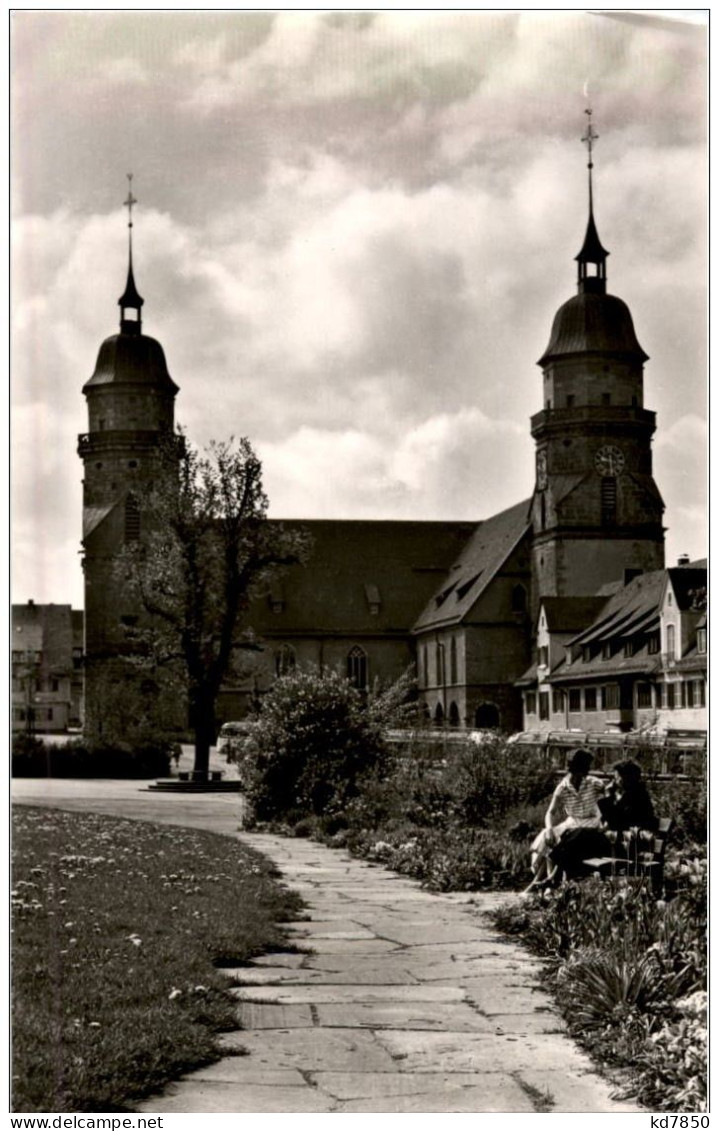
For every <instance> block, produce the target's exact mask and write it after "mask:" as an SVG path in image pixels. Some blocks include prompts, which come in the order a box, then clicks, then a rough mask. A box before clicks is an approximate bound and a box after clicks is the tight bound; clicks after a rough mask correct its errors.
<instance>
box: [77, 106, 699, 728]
mask: <svg viewBox="0 0 719 1131" xmlns="http://www.w3.org/2000/svg"><path fill="white" fill-rule="evenodd" d="M588 115H589V126H588V130H587V134H586V137H585V138H584V139H583V140H584V141H585V142H586V144H587V148H588V154H589V161H588V179H589V208H588V223H587V229H586V234H585V237H584V242H583V244H582V247H581V250H580V251H579V254H578V255H577V256H576V262H577V265H578V278H577V293H576V294H575V295H574V296H573V297H571V298H570V299H569V300H568V301H567V302H565V303H564V304H563V306H561V307H560V309H559V311H558V312H557V314H556V315H555V318H554V322H553V324H552V327H551V332H550V334H549V341H548V344H547V347H546V349H545V350H544V353H543V354H542V356H541V358H540V359H539V362H538V364H539V366H540V368H541V372H542V376H541V381H540V382H538V396H537V401H538V404H539V406H540V407H539V411H537V412H536V413H535V414H534V415H533V416H532V418H531V435H532V438H533V439H534V443H535V448H536V479H535V483H534V490H533V493H532V496H531V498H527V499H526V500H524V501H522V502H519V503H517V504H516V505H515V506H513V507H510V508H509V509H508V510H506V511H503V512H502V513H500V514H497V515H493V516H487V517H484V518H482V519H481V521H479V520H478V521H477V522H475V523H469V522H414V521H413V522H404V521H350V520H341V519H338V520H312V519H308V520H306V521H302V522H299V521H297V522H295V521H294V520H292V522H286V523H285V524H284V525H285V526H293V525H299V526H302V527H304V528H305V529H307V530H308V531H309V533H310V535H311V538H312V541H313V546H312V551H311V555H310V558H309V560H308V561H307V562H306V564H304V565H302V566H293V567H291V568H289V569H288V570H286V572H285V574H284V575H283V576H282V578H281V579H280V580H278V582H277V583H276V584H275V586H274V587H272V588H271V589H270V591H268V592H267V593H266V594H265V595H264V596H263V597H262V598H261V599H258V600H256V601H255V603H254V605H253V606H252V608H251V610H250V614H249V617H248V623H249V624H250V625H251V627H252V628H253V629H254V631H255V633H256V634H257V636H258V638H259V639H260V641H261V642H262V645H263V651H262V652H261V653H260V654H259V656H258V660H257V665H256V670H255V672H254V674H253V675H252V676H251V678H250V679H249V680H248V681H247V682H246V683H245V684H243V685H242V686H241V687H234V688H233V687H228V688H227V689H226V691H225V692H224V693H223V695H222V697H221V701H220V703H219V704H218V714H219V717H220V720H223V719H225V720H226V719H231V718H238V717H241V716H242V715H243V714H245V713H246V712H247V710H248V709H249V707H250V705H251V703H252V702H253V701H256V700H257V697H258V696H261V695H262V692H263V691H265V690H266V689H267V688H268V687H269V686H270V684H271V682H272V680H273V679H275V678H276V677H277V676H278V675H281V674H282V673H283V672H286V671H287V670H289V669H291V668H292V667H294V666H295V665H309V664H311V665H316V666H317V667H318V668H320V669H321V668H323V667H325V668H326V667H330V668H333V669H336V670H339V671H341V672H343V673H344V674H346V675H347V677H348V678H349V679H350V680H351V681H352V682H353V683H354V684H355V685H356V686H357V687H359V688H361V689H368V688H370V687H372V686H373V685H375V684H376V683H380V684H382V683H386V682H387V681H390V680H392V679H395V678H397V677H398V676H399V675H400V674H401V673H402V672H403V671H404V670H405V669H406V668H407V666H408V665H410V664H414V665H415V666H416V672H417V681H418V691H419V696H420V699H421V702H422V703H423V707H424V711H425V714H426V716H427V718H428V719H431V720H432V721H433V722H435V723H437V724H443V725H454V726H467V727H497V728H500V729H502V730H505V731H512V730H518V729H522V726H523V725H524V724H525V723H526V721H527V717H526V711H527V709H528V706H531V705H532V702H534V704H535V709H536V703H537V702H538V700H537V698H536V694H537V689H538V683H537V680H538V678H539V677H540V675H542V676H543V675H544V674H545V673H544V672H542V673H540V672H539V669H538V666H537V651H536V648H537V641H536V633H537V626H538V618H540V617H543V618H544V621H542V623H543V624H545V627H546V625H548V624H549V623H550V622H551V624H552V626H553V628H552V631H553V633H554V638H553V639H554V641H555V645H554V646H555V648H558V647H559V644H558V642H566V641H569V640H572V639H575V638H577V637H578V636H579V634H580V633H581V632H582V631H583V630H584V629H587V628H589V626H590V625H591V624H592V622H593V620H594V618H595V616H596V615H597V613H598V610H600V609H601V608H602V606H603V605H604V604H605V602H606V600H607V599H608V597H609V596H610V595H611V593H616V591H617V590H618V589H621V588H622V587H624V586H625V585H627V584H631V583H632V581H633V579H636V578H638V577H641V576H643V575H651V576H654V575H656V574H657V571H660V572H661V571H663V570H664V529H663V525H662V515H663V509H664V507H663V503H662V499H661V496H660V494H659V491H658V489H657V486H656V484H655V482H654V479H653V476H652V450H651V444H652V436H653V434H654V431H655V426H656V422H655V414H654V413H653V412H652V411H650V410H649V409H647V408H645V406H644V390H643V371H644V364H645V362H646V361H647V355H646V353H645V352H644V350H643V349H642V347H641V345H640V344H639V341H638V339H637V335H636V332H635V329H634V325H633V322H632V316H631V314H630V311H629V308H628V307H627V305H626V304H625V303H624V302H623V301H622V300H621V299H620V298H617V297H616V296H614V295H611V294H609V293H608V292H607V270H606V265H607V256H608V254H609V253H608V252H607V251H606V250H605V249H604V247H603V246H602V243H601V241H600V239H599V235H598V231H597V226H596V223H595V218H594V208H593V198H592V170H593V163H592V147H593V142H594V141H595V140H596V136H597V135H596V134H595V133H594V130H593V127H592V124H591V111H588ZM127 203H128V204H129V206H130V229H131V228H132V212H131V208H132V204H134V203H135V201H134V198H133V197H132V192H130V196H129V199H128V202H127ZM131 235H132V233H131V230H130V238H131ZM143 302H144V300H143V299H142V298H141V297H140V295H139V293H138V291H137V288H136V286H135V281H134V276H133V266H132V245H131V244H130V261H129V270H128V279H127V285H126V288H125V291H124V293H123V295H122V297H121V298H120V300H119V305H120V312H121V313H120V332H119V334H115V335H113V336H112V337H110V338H108V339H107V340H106V341H105V342H103V344H102V345H101V347H100V351H99V355H98V359H97V364H96V366H95V371H94V373H93V375H92V376H91V377H90V379H89V380H88V381H87V383H86V384H85V386H84V389H83V392H84V394H85V396H86V398H87V404H88V431H87V433H86V434H84V435H83V436H81V437H80V440H79V448H78V451H79V454H80V457H81V458H82V460H83V464H84V504H83V549H84V570H85V617H86V620H85V648H86V665H87V667H86V678H87V696H88V702H89V700H90V698H91V697H92V686H93V680H94V681H95V684H96V686H99V684H98V680H100V679H101V676H102V672H103V670H104V669H105V668H106V666H107V664H108V663H112V661H113V657H114V658H116V657H117V656H119V655H121V654H122V652H123V649H125V648H126V647H127V645H126V638H127V633H126V628H127V627H128V625H131V624H132V623H133V618H135V619H136V618H137V611H136V610H135V609H134V608H131V607H130V606H128V607H125V598H124V595H123V592H122V587H121V586H118V585H117V583H116V581H114V582H113V581H112V578H111V574H112V569H113V563H114V561H115V560H116V558H117V555H118V553H119V551H120V549H121V548H122V546H123V544H124V543H126V542H128V541H132V540H137V539H141V538H142V536H143V532H142V514H141V513H140V505H139V501H138V500H139V495H140V491H139V487H140V486H141V484H142V483H143V481H145V480H146V479H147V478H148V477H150V476H151V475H152V474H153V473H154V472H155V471H156V457H157V453H158V449H159V445H160V442H161V441H162V438H163V437H166V436H167V435H168V434H171V433H172V432H173V429H174V402H175V397H176V395H177V393H178V388H177V385H176V384H175V383H174V381H173V380H172V378H171V377H170V374H169V372H168V368H167V364H166V361H165V355H164V352H163V349H162V347H161V346H160V345H159V343H158V342H156V341H155V340H154V339H153V338H150V337H147V336H146V335H145V334H144V333H143V331H142V321H141V312H142V306H143ZM557 655H559V654H558V653H557ZM542 693H544V692H542ZM532 694H534V696H535V698H534V700H532V699H531V695H532ZM697 694H698V692H697ZM523 696H524V702H523V698H522V697H523ZM559 701H560V700H559V699H558V700H557V702H559ZM523 712H524V714H523Z"/></svg>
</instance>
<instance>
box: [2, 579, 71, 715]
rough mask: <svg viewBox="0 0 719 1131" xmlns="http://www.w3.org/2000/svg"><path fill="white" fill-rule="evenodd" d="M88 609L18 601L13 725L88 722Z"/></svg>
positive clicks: (14, 620) (14, 615)
mask: <svg viewBox="0 0 719 1131" xmlns="http://www.w3.org/2000/svg"><path fill="white" fill-rule="evenodd" d="M82 656H83V614H82V611H81V610H78V609H72V608H70V606H69V605H36V604H35V602H34V601H28V602H27V604H25V605H13V606H12V644H11V662H12V729H13V731H26V732H28V733H30V734H32V733H34V732H35V731H42V732H44V733H52V732H60V733H62V732H65V731H67V730H68V728H71V727H79V726H80V725H81V724H82V698H83V662H82Z"/></svg>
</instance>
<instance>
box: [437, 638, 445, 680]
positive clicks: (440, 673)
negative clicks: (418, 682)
mask: <svg viewBox="0 0 719 1131" xmlns="http://www.w3.org/2000/svg"><path fill="white" fill-rule="evenodd" d="M435 660H436V665H437V669H436V670H437V686H438V687H444V644H439V643H437V644H436V645H435Z"/></svg>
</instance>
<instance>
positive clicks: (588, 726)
mask: <svg viewBox="0 0 719 1131" xmlns="http://www.w3.org/2000/svg"><path fill="white" fill-rule="evenodd" d="M706 580H707V570H706V562H705V561H700V562H691V563H689V562H687V563H682V564H680V565H678V566H676V567H675V568H672V569H666V570H654V571H650V572H648V573H645V574H640V575H638V576H636V577H634V578H632V579H631V580H629V581H628V582H627V584H626V585H616V586H614V587H610V588H613V589H614V592H612V593H607V594H606V595H605V596H603V597H597V598H592V599H590V600H591V603H587V604H586V605H585V606H584V608H582V606H581V604H579V605H578V604H577V600H578V599H574V600H572V599H571V598H570V599H564V600H562V599H557V598H545V599H544V600H542V601H541V603H540V609H539V618H538V625H537V658H536V662H535V663H534V664H533V665H532V666H531V667H530V668H529V669H528V671H527V672H526V673H525V674H524V676H523V678H522V679H521V680H520V681H519V686H520V687H521V688H522V690H523V696H524V726H523V729H524V730H525V731H531V732H537V733H539V734H543V733H544V734H549V733H551V732H559V731H582V732H585V733H595V732H603V733H606V732H610V733H611V732H614V733H627V732H629V731H638V730H639V731H647V732H654V733H656V732H659V733H669V732H676V731H705V730H706V679H707V656H706V648H707V644H706ZM579 600H581V599H579ZM586 613H592V614H593V615H591V616H586V618H585V614H586ZM582 620H584V624H583V625H581V627H580V623H579V622H580V621H582ZM577 628H579V629H580V630H579V631H576V630H577Z"/></svg>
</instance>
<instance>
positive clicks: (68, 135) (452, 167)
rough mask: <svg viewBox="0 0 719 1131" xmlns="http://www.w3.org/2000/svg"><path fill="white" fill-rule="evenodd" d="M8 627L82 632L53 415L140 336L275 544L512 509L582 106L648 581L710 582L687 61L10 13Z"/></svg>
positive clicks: (700, 261) (573, 200)
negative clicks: (686, 568)
mask: <svg viewBox="0 0 719 1131" xmlns="http://www.w3.org/2000/svg"><path fill="white" fill-rule="evenodd" d="M12 29H13V30H12V98H13V100H12V150H13V207H14V213H13V215H14V223H13V250H14V256H13V259H14V274H13V335H12V339H13V341H12V344H13V351H12V362H13V364H12V378H11V388H12V398H13V428H12V457H13V458H12V463H13V503H14V512H13V532H14V551H13V581H14V584H13V599H14V600H15V601H26V600H27V599H28V598H31V597H32V598H34V599H35V600H36V601H42V602H46V601H54V602H57V603H67V602H72V604H73V605H74V606H76V607H82V603H83V596H82V573H81V569H80V555H79V550H80V536H81V508H82V490H81V478H82V465H81V462H80V460H79V458H78V456H77V454H76V443H77V435H78V434H79V433H81V432H82V431H84V429H85V428H86V426H87V423H86V422H87V416H86V406H85V401H84V398H83V396H82V393H81V389H82V385H83V383H84V382H85V381H86V380H87V379H88V377H89V376H90V375H91V373H92V371H93V368H94V364H95V359H96V356H97V351H98V348H99V346H100V343H101V342H102V340H103V339H104V338H105V337H107V336H108V335H110V334H113V333H115V332H116V330H117V328H118V318H119V309H118V306H117V299H118V296H119V295H120V294H121V293H122V290H123V288H124V283H125V275H126V267H127V251H126V248H127V229H126V220H127V215H126V211H125V210H123V208H122V202H123V200H124V199H125V196H126V192H127V182H126V179H125V174H126V173H127V172H133V173H134V176H135V180H134V185H133V188H134V191H135V195H136V197H137V198H138V201H139V204H138V207H137V209H136V211H135V217H134V219H135V229H134V233H135V278H136V281H137V284H138V288H139V290H140V293H141V294H142V295H143V296H144V298H145V307H144V311H143V315H144V323H143V326H144V330H145V332H146V333H148V334H150V335H152V336H153V337H156V338H158V339H159V341H160V342H161V343H162V345H163V346H164V349H165V352H166V356H167V360H168V366H169V370H170V373H171V375H172V377H173V378H174V380H175V381H176V382H177V384H178V385H179V386H180V393H179V395H178V397H177V401H176V414H177V419H178V421H179V422H181V423H182V424H184V425H185V426H186V427H187V429H188V431H189V434H190V436H191V437H192V438H193V439H194V440H195V441H197V442H198V443H199V444H201V445H204V444H206V443H207V442H208V441H209V440H210V439H211V438H217V439H220V438H225V437H227V436H229V435H231V434H234V435H235V436H240V435H246V436H248V437H249V438H250V439H251V440H252V442H253V443H254V445H255V446H256V448H257V449H258V451H259V453H260V455H261V456H262V458H263V462H264V473H265V485H266V488H267V490H268V493H269V496H270V513H271V514H272V515H274V516H277V517H283V516H286V517H290V516H293V517H295V516H300V517H338V518H364V517H375V518H424V519H444V518H447V519H481V518H484V517H488V516H489V515H491V514H493V513H495V512H496V511H498V510H501V509H502V508H504V507H506V506H509V505H511V504H512V503H514V502H517V501H519V500H520V499H522V498H525V497H528V496H529V495H530V494H531V491H532V485H533V475H534V470H533V469H534V445H533V442H532V440H531V437H530V434H529V417H530V415H531V414H532V413H533V412H536V411H538V410H539V409H540V408H541V372H540V370H539V368H538V367H537V366H536V364H535V362H536V360H537V358H539V357H540V356H541V354H542V352H543V350H544V348H545V346H546V344H547V341H548V338H549V331H550V327H551V323H552V318H553V316H554V313H555V311H556V310H557V308H558V307H559V306H560V304H561V303H562V302H564V301H565V300H566V299H568V298H570V297H571V296H572V294H573V293H575V289H576V265H575V263H574V258H573V257H574V255H575V254H576V253H577V251H578V250H579V248H580V246H581V243H582V239H583V235H584V228H585V224H586V213H587V192H586V151H585V149H584V147H583V146H582V145H581V144H580V138H581V136H582V134H583V131H584V128H585V124H586V118H585V116H584V113H583V110H584V107H585V100H584V95H583V90H584V87H585V83H588V87H589V93H590V98H591V101H592V105H593V107H594V123H595V128H596V130H597V132H598V134H599V137H600V140H599V142H598V143H597V146H596V150H595V215H596V219H597V226H598V229H599V233H600V236H601V239H602V243H603V244H604V246H605V247H606V248H608V250H609V251H610V253H611V257H610V259H609V263H608V278H609V286H608V289H609V291H610V292H611V293H613V294H616V295H619V296H620V297H621V298H623V299H624V300H625V301H626V302H627V303H628V304H629V306H630V308H631V311H632V314H633V317H634V323H635V327H636V330H637V335H638V338H639V341H640V343H641V345H642V346H643V348H644V349H645V350H646V352H647V353H648V354H649V355H650V361H649V362H648V363H647V366H646V369H645V404H646V406H647V407H648V408H651V409H654V410H655V411H656V412H657V416H658V431H657V435H656V437H655V441H654V453H655V460H654V472H655V478H656V480H657V483H658V485H659V488H660V490H661V492H662V494H663V496H664V500H665V502H666V504H667V510H666V515H665V522H666V525H667V527H668V533H667V562H668V563H669V564H671V563H673V562H674V560H675V559H676V557H677V555H678V554H680V553H683V552H686V553H688V554H690V555H691V556H692V557H699V556H703V555H704V553H705V525H706V523H705V495H706V492H705V476H706V459H705V457H706V423H705V409H706V392H707V374H706V356H705V355H706V350H705V345H706V322H705V319H706V275H707V263H706V199H705V197H706V181H707V173H706V137H705V130H706V60H705V30H704V28H703V27H702V26H701V25H696V24H695V25H693V26H692V25H687V24H683V23H677V22H674V21H671V20H669V19H666V18H659V19H657V18H654V17H647V16H640V15H638V14H632V13H630V12H616V13H612V14H608V15H607V14H605V15H594V14H588V13H587V14H585V13H580V12H572V11H569V12H564V13H559V14H557V13H556V12H553V13H544V14H542V13H529V12H525V13H520V14H516V13H515V14H513V13H499V14H491V13H476V12H475V13H473V12H461V11H459V12H454V13H451V12H450V13H444V12H433V13H421V12H408V11H404V12H403V11H398V10H395V11H394V12H379V13H377V14H372V13H347V14H330V13H318V14H301V13H293V12H290V11H285V12H284V13H280V14H271V13H267V12H258V13H242V12H219V13H198V12H182V11H175V12H133V11H127V10H126V11H122V12H106V11H99V10H98V11H86V12H69V11H68V12H52V11H18V10H15V12H14V13H13V15H12Z"/></svg>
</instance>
